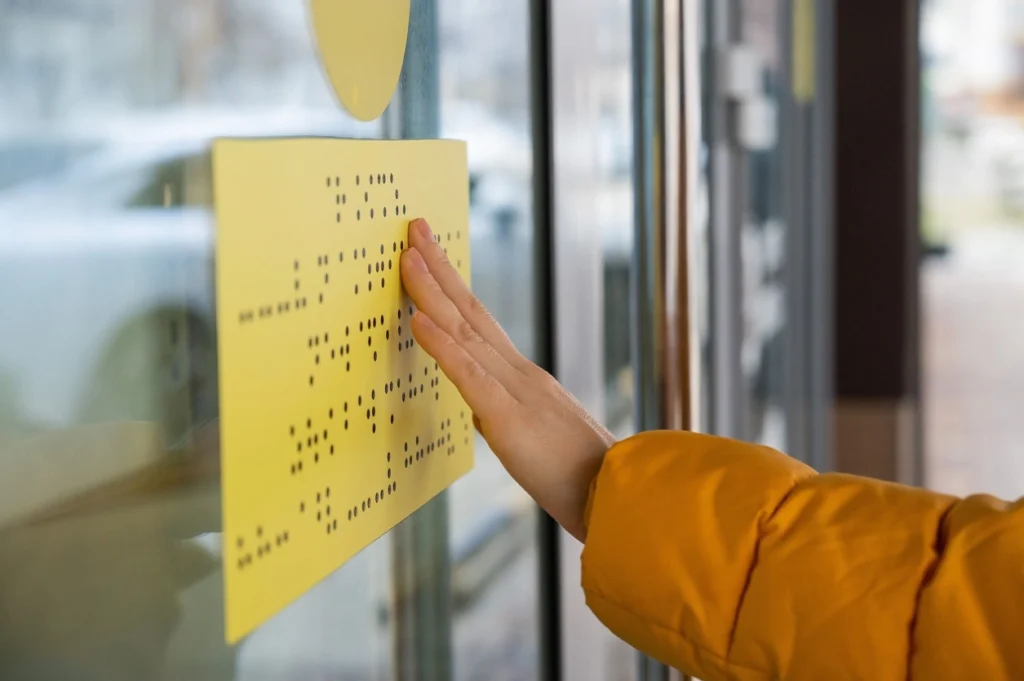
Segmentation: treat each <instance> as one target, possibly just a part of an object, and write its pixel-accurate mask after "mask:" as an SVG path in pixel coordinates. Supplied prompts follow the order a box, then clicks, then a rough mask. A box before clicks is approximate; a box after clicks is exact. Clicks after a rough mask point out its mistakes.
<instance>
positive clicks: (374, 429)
mask: <svg viewBox="0 0 1024 681" xmlns="http://www.w3.org/2000/svg"><path fill="white" fill-rule="evenodd" d="M370 430H371V431H372V432H373V433H376V432H377V424H376V423H374V424H373V427H372V428H371V429H370Z"/></svg>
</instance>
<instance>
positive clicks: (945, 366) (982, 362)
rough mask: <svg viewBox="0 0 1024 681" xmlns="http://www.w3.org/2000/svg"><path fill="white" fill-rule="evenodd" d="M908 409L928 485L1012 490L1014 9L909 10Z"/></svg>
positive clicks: (1023, 78) (1020, 72)
mask: <svg viewBox="0 0 1024 681" xmlns="http://www.w3.org/2000/svg"><path fill="white" fill-rule="evenodd" d="M921 23H922V25H921V58H922V65H923V66H922V73H921V78H922V83H921V87H922V111H921V129H922V133H923V134H922V144H921V147H922V148H921V178H920V182H921V185H920V190H921V239H922V242H923V243H924V245H925V247H926V253H927V254H928V255H929V256H930V257H928V258H927V259H926V260H925V261H924V262H923V263H922V265H921V296H922V307H923V315H922V316H923V324H922V350H923V356H922V365H923V366H922V370H923V377H922V378H923V381H922V383H923V386H922V387H923V390H924V396H923V398H922V409H923V412H924V419H923V420H924V428H925V432H924V441H925V444H926V447H925V448H924V452H923V454H924V457H925V458H924V472H925V475H926V484H927V486H928V487H931V488H933V489H937V490H939V491H942V492H945V493H948V494H956V495H967V494H976V493H988V494H993V495H995V496H998V497H1001V498H1008V499H1013V498H1016V497H1018V496H1020V495H1021V494H1024V457H1022V456H1021V455H1020V445H1019V443H1020V441H1021V438H1022V437H1024V421H1022V420H1021V418H1020V413H1021V410H1020V407H1019V396H1020V394H1021V391H1022V389H1024V323H1022V322H1021V321H1020V319H1021V318H1020V314H1019V311H1020V310H1021V309H1022V305H1024V279H1022V278H1021V275H1020V273H1021V267H1022V265H1024V125H1022V119H1021V116H1020V112H1021V110H1022V106H1024V58H1022V57H1024V42H1022V41H1021V36H1022V35H1024V32H1022V29H1024V5H1021V3H1009V2H1008V3H977V2H969V1H967V0H933V1H932V2H928V3H924V5H923V7H922V15H921Z"/></svg>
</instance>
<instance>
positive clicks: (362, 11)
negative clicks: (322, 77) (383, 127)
mask: <svg viewBox="0 0 1024 681" xmlns="http://www.w3.org/2000/svg"><path fill="white" fill-rule="evenodd" d="M409 3H410V0H311V4H312V16H313V30H314V31H315V32H316V40H317V43H318V45H319V48H320V58H321V59H322V60H323V64H324V68H325V69H326V70H327V76H328V77H329V78H330V79H331V84H332V85H333V86H334V91H335V93H337V95H338V99H340V100H341V103H342V105H343V106H344V107H345V108H346V109H347V110H348V112H349V113H350V114H352V116H354V117H355V118H357V119H359V120H361V121H372V120H373V119H375V118H377V117H378V116H380V115H381V114H382V113H384V109H386V108H387V106H388V102H390V101H391V96H392V95H393V94H394V92H395V88H396V87H397V86H398V78H399V76H400V75H401V73H402V61H403V60H404V59H405V43H406V40H407V39H408V37H409Z"/></svg>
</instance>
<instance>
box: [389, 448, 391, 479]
mask: <svg viewBox="0 0 1024 681" xmlns="http://www.w3.org/2000/svg"><path fill="white" fill-rule="evenodd" d="M388 463H391V452H388ZM388 477H389V478H390V477H391V475H390V474H388Z"/></svg>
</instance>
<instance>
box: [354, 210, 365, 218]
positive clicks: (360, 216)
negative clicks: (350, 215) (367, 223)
mask: <svg viewBox="0 0 1024 681" xmlns="http://www.w3.org/2000/svg"><path fill="white" fill-rule="evenodd" d="M362 219H363V213H362V211H359V210H357V211H356V220H362Z"/></svg>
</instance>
